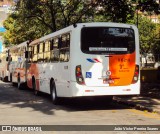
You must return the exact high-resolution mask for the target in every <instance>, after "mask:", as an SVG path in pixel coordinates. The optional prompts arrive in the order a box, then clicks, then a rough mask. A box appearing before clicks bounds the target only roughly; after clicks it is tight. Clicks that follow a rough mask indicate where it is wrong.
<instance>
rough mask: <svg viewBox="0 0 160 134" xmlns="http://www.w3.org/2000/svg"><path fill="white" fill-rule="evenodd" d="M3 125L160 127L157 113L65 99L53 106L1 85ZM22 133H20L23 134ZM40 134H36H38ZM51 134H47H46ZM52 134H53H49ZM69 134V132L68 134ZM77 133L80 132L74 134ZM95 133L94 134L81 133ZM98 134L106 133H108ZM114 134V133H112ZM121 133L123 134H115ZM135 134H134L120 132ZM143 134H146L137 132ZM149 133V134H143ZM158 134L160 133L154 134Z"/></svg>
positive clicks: (44, 99) (44, 98)
mask: <svg viewBox="0 0 160 134" xmlns="http://www.w3.org/2000/svg"><path fill="white" fill-rule="evenodd" d="M0 109H1V110H0V124H1V125H159V124H160V116H159V115H158V114H156V113H149V112H146V111H139V110H136V109H133V108H130V107H129V106H125V105H122V104H118V103H117V102H115V101H113V102H112V103H111V104H107V103H105V102H99V101H96V100H87V99H74V100H73V99H63V102H61V105H53V104H52V102H51V99H50V96H49V95H47V94H41V95H40V96H35V95H33V92H32V91H31V90H28V89H26V90H18V89H17V88H16V87H13V86H12V84H11V83H4V82H2V81H0ZM17 133H18V132H17ZM19 133H20V132H19ZM35 133H36V132H35ZM42 133H47V132H42ZM48 133H50V132H48ZM54 133H65V132H61V131H58V132H54ZM68 133H69V132H68ZM70 133H76V132H70ZM77 133H91V132H89V131H88V132H82V131H81V132H77ZM94 133H97V132H94ZM98 133H106V132H104V131H102V132H98ZM108 133H111V132H108ZM112 133H119V132H112ZM120 133H133V132H120ZM134 133H142V132H134ZM144 133H149V132H143V134H144ZM150 133H158V132H150Z"/></svg>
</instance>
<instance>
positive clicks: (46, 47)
mask: <svg viewBox="0 0 160 134" xmlns="http://www.w3.org/2000/svg"><path fill="white" fill-rule="evenodd" d="M50 45H51V44H50V41H46V42H45V45H44V62H49V61H50V51H49V50H50Z"/></svg>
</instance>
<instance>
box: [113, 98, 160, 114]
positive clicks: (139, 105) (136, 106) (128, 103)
mask: <svg viewBox="0 0 160 134" xmlns="http://www.w3.org/2000/svg"><path fill="white" fill-rule="evenodd" d="M114 100H115V101H116V102H117V103H120V104H123V105H127V106H130V107H134V108H135V109H137V110H141V111H144V110H146V111H148V112H151V113H157V114H160V111H157V110H156V109H153V108H150V107H147V106H143V105H141V104H137V103H135V102H133V101H132V102H128V101H126V100H122V98H119V97H115V98H114Z"/></svg>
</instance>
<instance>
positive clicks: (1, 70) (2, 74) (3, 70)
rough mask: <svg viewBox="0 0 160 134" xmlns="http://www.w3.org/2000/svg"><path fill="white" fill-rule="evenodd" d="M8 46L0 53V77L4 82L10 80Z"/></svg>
mask: <svg viewBox="0 0 160 134" xmlns="http://www.w3.org/2000/svg"><path fill="white" fill-rule="evenodd" d="M7 51H8V48H5V49H4V50H3V52H1V53H0V79H1V80H2V81H4V82H7V81H8V62H7V61H6V58H7V55H8V53H7Z"/></svg>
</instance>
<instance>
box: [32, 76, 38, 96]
mask: <svg viewBox="0 0 160 134" xmlns="http://www.w3.org/2000/svg"><path fill="white" fill-rule="evenodd" d="M32 89H33V93H34V95H36V96H38V95H39V91H38V90H37V89H36V80H35V78H32Z"/></svg>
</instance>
